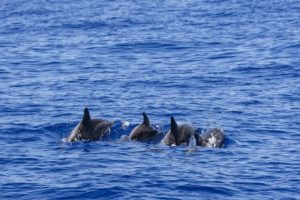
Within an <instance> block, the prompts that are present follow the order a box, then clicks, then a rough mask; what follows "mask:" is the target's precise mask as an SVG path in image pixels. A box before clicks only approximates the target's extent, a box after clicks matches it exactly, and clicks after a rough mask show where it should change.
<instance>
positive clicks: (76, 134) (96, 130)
mask: <svg viewBox="0 0 300 200" xmlns="http://www.w3.org/2000/svg"><path fill="white" fill-rule="evenodd" d="M112 125H113V122H109V121H107V120H103V119H91V116H90V112H89V109H88V108H84V114H83V117H82V120H81V121H80V122H79V123H78V124H77V126H76V127H75V128H74V129H73V131H72V132H71V134H70V136H69V137H68V139H67V141H68V142H74V141H77V140H87V141H95V140H100V139H101V138H102V137H103V136H105V135H107V134H108V133H109V132H110V128H111V126H112Z"/></svg>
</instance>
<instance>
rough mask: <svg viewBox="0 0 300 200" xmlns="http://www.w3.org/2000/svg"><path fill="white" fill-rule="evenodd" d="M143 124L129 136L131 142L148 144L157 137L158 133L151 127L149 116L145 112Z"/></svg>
mask: <svg viewBox="0 0 300 200" xmlns="http://www.w3.org/2000/svg"><path fill="white" fill-rule="evenodd" d="M143 118H144V119H143V123H141V124H139V125H137V126H136V127H135V128H134V129H133V130H132V131H131V133H130V134H129V139H130V140H136V141H141V142H147V141H149V140H151V139H152V138H154V137H155V136H157V134H158V131H157V130H156V129H155V128H154V127H152V126H151V124H150V121H149V118H148V116H147V115H146V113H145V112H143Z"/></svg>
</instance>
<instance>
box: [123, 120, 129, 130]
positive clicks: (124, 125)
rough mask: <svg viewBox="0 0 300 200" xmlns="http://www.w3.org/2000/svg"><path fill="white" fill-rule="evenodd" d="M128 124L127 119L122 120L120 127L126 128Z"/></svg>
mask: <svg viewBox="0 0 300 200" xmlns="http://www.w3.org/2000/svg"><path fill="white" fill-rule="evenodd" d="M129 125H130V122H128V121H122V125H121V127H122V128H123V129H126V128H128V126H129Z"/></svg>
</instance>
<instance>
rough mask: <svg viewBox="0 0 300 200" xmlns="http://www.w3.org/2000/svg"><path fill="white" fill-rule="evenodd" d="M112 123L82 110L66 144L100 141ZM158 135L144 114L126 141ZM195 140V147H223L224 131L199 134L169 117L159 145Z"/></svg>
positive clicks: (146, 140)
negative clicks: (168, 123) (81, 114)
mask: <svg viewBox="0 0 300 200" xmlns="http://www.w3.org/2000/svg"><path fill="white" fill-rule="evenodd" d="M112 126H113V122H110V121H107V120H104V119H92V118H91V116H90V112H89V110H88V108H85V109H84V114H83V117H82V120H81V121H80V122H79V123H78V124H77V126H76V127H75V128H74V129H73V131H72V132H71V134H70V135H69V137H68V138H67V141H68V142H74V141H78V140H86V141H96V140H101V138H103V137H104V136H106V135H108V134H109V133H110V128H111V127H112ZM159 134H160V133H159V132H158V131H157V130H156V129H155V128H154V127H153V126H151V124H150V120H149V118H148V116H147V115H146V113H143V122H142V123H141V124H139V125H137V126H136V127H135V128H134V129H133V130H132V131H131V133H130V134H129V137H128V139H129V140H132V141H140V142H148V141H151V140H152V139H154V138H155V137H157V136H158V135H159ZM192 139H195V141H196V142H195V145H197V146H203V147H215V148H222V147H224V139H225V135H224V131H223V130H222V129H219V128H212V129H209V130H207V131H206V132H204V133H202V134H199V133H198V132H197V131H196V130H195V128H193V127H192V126H191V125H189V124H181V125H178V124H177V123H176V121H175V118H174V117H171V127H170V130H169V131H168V133H167V134H166V135H165V136H164V138H163V139H162V141H161V143H162V144H165V145H169V146H179V145H189V144H190V141H193V140H192Z"/></svg>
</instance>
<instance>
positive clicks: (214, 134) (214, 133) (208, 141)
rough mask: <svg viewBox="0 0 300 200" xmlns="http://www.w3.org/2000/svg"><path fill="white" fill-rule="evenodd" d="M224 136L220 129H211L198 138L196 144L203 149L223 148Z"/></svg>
mask: <svg viewBox="0 0 300 200" xmlns="http://www.w3.org/2000/svg"><path fill="white" fill-rule="evenodd" d="M224 140H225V134H224V131H223V130H222V129H220V128H211V129H209V130H207V131H206V132H205V133H203V134H201V135H200V137H199V138H198V143H199V144H200V146H203V147H215V148H222V147H224Z"/></svg>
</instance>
